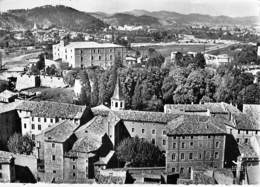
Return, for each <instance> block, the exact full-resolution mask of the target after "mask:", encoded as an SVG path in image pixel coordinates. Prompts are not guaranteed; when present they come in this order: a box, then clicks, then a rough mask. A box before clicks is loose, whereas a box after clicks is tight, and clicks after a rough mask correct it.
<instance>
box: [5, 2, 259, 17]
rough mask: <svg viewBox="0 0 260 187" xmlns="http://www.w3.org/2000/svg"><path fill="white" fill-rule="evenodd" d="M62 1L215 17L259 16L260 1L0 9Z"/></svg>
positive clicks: (111, 6) (108, 10)
mask: <svg viewBox="0 0 260 187" xmlns="http://www.w3.org/2000/svg"><path fill="white" fill-rule="evenodd" d="M60 4H62V5H65V6H70V7H73V8H75V9H78V10H81V11H85V12H96V11H102V12H106V13H115V12H123V11H129V10H133V9H144V10H149V11H159V10H167V11H175V12H179V13H184V14H189V13H200V14H209V15H213V16H218V15H227V16H232V17H244V16H260V0H0V11H2V12H3V11H6V10H9V9H20V8H33V7H37V6H43V5H60Z"/></svg>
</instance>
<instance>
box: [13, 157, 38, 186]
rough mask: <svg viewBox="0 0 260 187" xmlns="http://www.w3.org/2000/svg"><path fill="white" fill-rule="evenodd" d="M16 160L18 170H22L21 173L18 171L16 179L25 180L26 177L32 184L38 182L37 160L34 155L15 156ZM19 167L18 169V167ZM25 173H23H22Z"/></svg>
mask: <svg viewBox="0 0 260 187" xmlns="http://www.w3.org/2000/svg"><path fill="white" fill-rule="evenodd" d="M13 156H14V158H15V160H14V162H15V166H16V168H22V170H20V172H18V171H19V170H18V171H17V169H16V176H17V177H16V178H18V179H19V178H20V180H25V177H26V178H28V179H27V180H29V181H30V182H34V181H36V178H37V159H36V157H35V156H33V155H22V154H13ZM17 166H18V167H17ZM22 172H23V173H22Z"/></svg>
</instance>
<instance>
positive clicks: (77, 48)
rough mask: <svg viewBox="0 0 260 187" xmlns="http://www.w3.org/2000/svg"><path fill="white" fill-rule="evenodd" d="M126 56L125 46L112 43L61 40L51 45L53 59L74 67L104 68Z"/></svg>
mask: <svg viewBox="0 0 260 187" xmlns="http://www.w3.org/2000/svg"><path fill="white" fill-rule="evenodd" d="M125 57H126V48H125V47H124V46H121V45H116V44H112V43H97V42H71V43H68V44H65V42H64V41H61V42H60V43H59V44H56V45H53V60H57V59H62V61H64V62H67V63H69V65H70V66H72V67H73V68H75V67H89V66H100V67H103V68H104V69H106V68H108V67H110V66H112V65H113V64H114V62H115V60H117V59H120V60H122V61H123V62H122V63H123V64H124V62H125Z"/></svg>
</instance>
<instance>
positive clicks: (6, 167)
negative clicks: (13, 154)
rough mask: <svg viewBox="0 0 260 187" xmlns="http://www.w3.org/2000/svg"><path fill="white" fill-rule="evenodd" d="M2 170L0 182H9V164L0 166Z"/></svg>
mask: <svg viewBox="0 0 260 187" xmlns="http://www.w3.org/2000/svg"><path fill="white" fill-rule="evenodd" d="M1 165H2V169H1V170H0V172H1V173H2V178H0V182H11V172H10V171H11V170H10V164H7V163H5V164H1Z"/></svg>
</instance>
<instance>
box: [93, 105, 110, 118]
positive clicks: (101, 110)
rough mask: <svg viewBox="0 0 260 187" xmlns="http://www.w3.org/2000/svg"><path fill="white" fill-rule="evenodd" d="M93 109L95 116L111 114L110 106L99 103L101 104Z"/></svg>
mask: <svg viewBox="0 0 260 187" xmlns="http://www.w3.org/2000/svg"><path fill="white" fill-rule="evenodd" d="M91 111H92V113H93V114H94V116H97V115H101V116H107V115H108V114H109V111H110V108H108V107H107V106H105V105H99V106H96V107H93V108H91Z"/></svg>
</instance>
